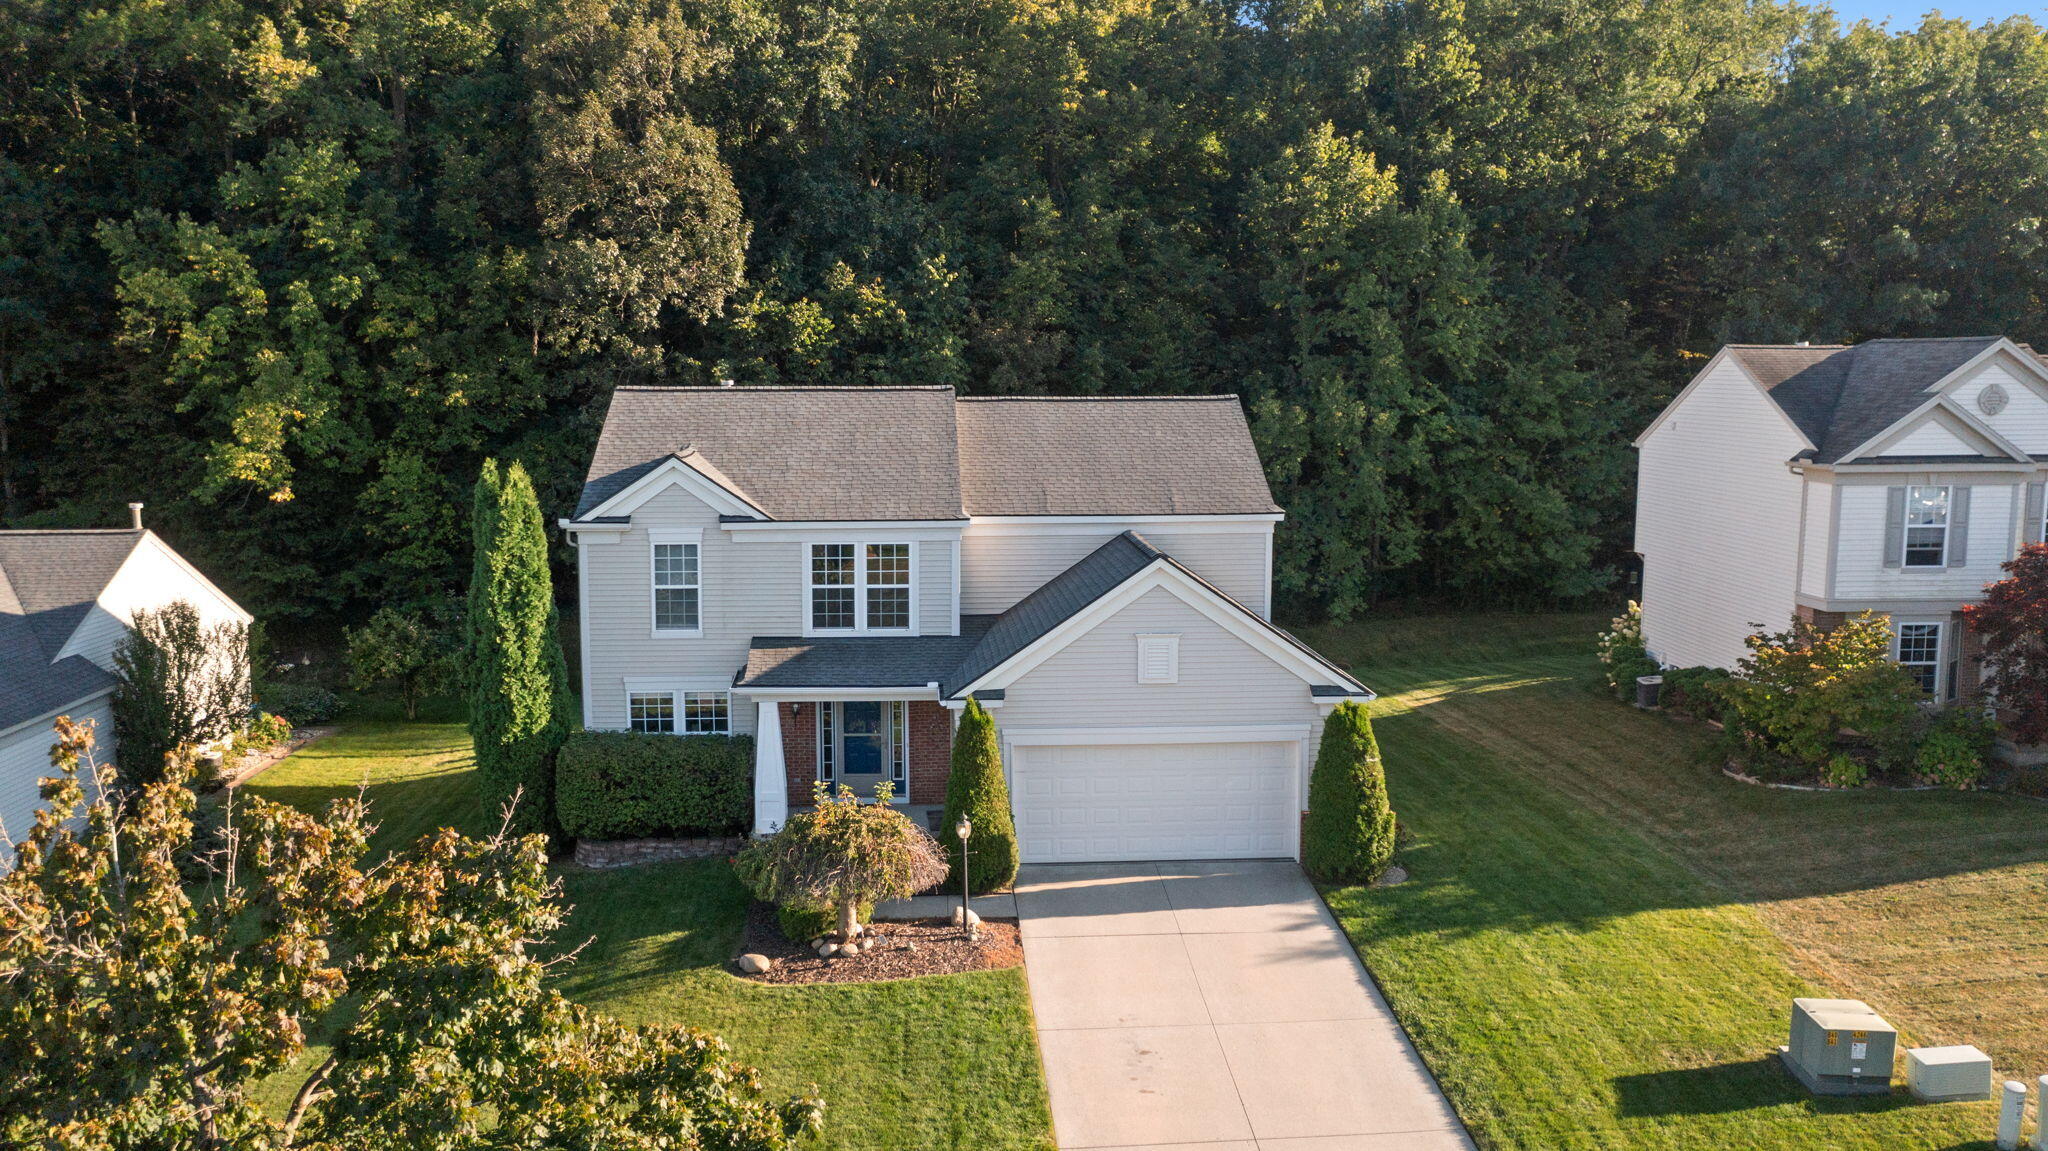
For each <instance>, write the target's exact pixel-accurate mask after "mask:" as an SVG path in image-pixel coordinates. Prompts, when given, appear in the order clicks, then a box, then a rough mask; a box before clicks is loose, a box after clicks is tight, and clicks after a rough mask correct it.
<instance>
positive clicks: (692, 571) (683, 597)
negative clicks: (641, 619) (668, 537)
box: [654, 543, 703, 632]
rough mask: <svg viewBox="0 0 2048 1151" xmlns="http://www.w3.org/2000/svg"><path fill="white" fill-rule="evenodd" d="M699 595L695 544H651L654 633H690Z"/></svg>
mask: <svg viewBox="0 0 2048 1151" xmlns="http://www.w3.org/2000/svg"><path fill="white" fill-rule="evenodd" d="M702 594H703V587H702V584H701V583H700V578H699V571H698V554H697V545H696V544H661V543H658V544H655V545H654V630H656V631H670V632H694V631H696V630H698V628H699V627H701V626H702V624H701V615H700V609H701V607H702V604H701V603H700V602H699V601H700V597H701V596H702Z"/></svg>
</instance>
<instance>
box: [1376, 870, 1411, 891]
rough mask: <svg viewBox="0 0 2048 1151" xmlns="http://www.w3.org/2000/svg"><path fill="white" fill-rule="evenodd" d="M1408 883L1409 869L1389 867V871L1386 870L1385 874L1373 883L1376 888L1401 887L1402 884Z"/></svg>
mask: <svg viewBox="0 0 2048 1151" xmlns="http://www.w3.org/2000/svg"><path fill="white" fill-rule="evenodd" d="M1406 882H1408V869H1407V868H1405V867H1389V868H1387V870H1386V871H1385V872H1383V873H1382V874H1381V875H1380V877H1379V879H1377V880H1375V881H1374V882H1373V886H1374V887H1399V886H1400V885H1401V884H1404V883H1406Z"/></svg>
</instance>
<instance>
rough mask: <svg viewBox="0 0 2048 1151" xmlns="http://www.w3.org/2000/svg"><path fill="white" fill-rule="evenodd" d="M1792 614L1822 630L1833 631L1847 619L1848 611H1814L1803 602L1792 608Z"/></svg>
mask: <svg viewBox="0 0 2048 1151" xmlns="http://www.w3.org/2000/svg"><path fill="white" fill-rule="evenodd" d="M1792 614H1793V615H1795V616H1797V617H1798V618H1800V619H1802V620H1804V621H1806V622H1807V623H1810V624H1812V625H1813V626H1815V627H1817V628H1819V629H1820V630H1822V631H1833V630H1835V629H1836V628H1838V627H1841V626H1842V624H1844V623H1845V622H1847V621H1848V619H1849V613H1848V612H1845V611H1816V610H1815V609H1813V608H1810V607H1807V606H1806V605H1805V604H1800V605H1799V606H1798V607H1795V608H1793V609H1792Z"/></svg>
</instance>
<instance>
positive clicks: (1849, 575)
mask: <svg viewBox="0 0 2048 1151" xmlns="http://www.w3.org/2000/svg"><path fill="white" fill-rule="evenodd" d="M1943 478H1960V477H1929V476H1927V475H1926V474H1925V473H1919V474H1915V475H1911V476H1907V475H1901V476H1899V477H1897V478H1894V479H1892V480H1890V481H1889V483H1858V484H1844V485H1842V517H1841V538H1840V540H1839V541H1838V543H1837V549H1838V550H1837V552H1836V555H1835V588H1834V595H1833V596H1832V597H1831V598H1833V599H1835V600H1837V601H1841V600H1852V601H1853V600H1912V599H1947V600H1956V601H1965V600H1974V599H1976V598H1977V596H1978V593H1980V592H1982V591H1983V590H1984V585H1985V584H1987V583H1990V582H1992V581H1993V580H1996V579H1999V578H2001V577H2002V576H2003V574H2004V573H2003V572H2001V571H1999V570H1998V565H2000V564H2002V563H2004V562H2005V561H2006V560H2009V559H2011V558H2012V541H2013V532H2014V525H2015V523H2016V521H2015V519H2014V516H2015V515H2016V513H2017V508H2016V506H2015V504H2014V496H2015V494H2016V493H2015V489H2014V487H2013V485H2012V484H2010V483H1998V484H1983V483H1979V484H1972V485H1970V520H1969V532H1970V541H1969V552H1968V557H1967V558H1968V562H1967V563H1966V564H1965V565H1964V566H1962V567H1942V568H1932V569H1907V568H1887V567H1885V566H1884V561H1885V555H1884V543H1885V539H1884V537H1885V515H1886V508H1885V489H1886V488H1887V487H1888V486H1891V485H1894V484H1896V485H1900V486H1910V485H1912V484H1924V483H1928V482H1930V481H1932V482H1940V480H1941V479H1943ZM1955 486H1960V485H1955ZM1951 546H1953V545H1951Z"/></svg>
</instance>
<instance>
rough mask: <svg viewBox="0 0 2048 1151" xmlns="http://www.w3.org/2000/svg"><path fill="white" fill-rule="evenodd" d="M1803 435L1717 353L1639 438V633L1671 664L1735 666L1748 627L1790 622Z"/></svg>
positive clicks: (1739, 370) (1802, 494)
mask: <svg viewBox="0 0 2048 1151" xmlns="http://www.w3.org/2000/svg"><path fill="white" fill-rule="evenodd" d="M1803 448H1804V441H1803V438H1802V437H1801V436H1800V435H1799V434H1798V433H1797V432H1795V431H1794V430H1793V429H1792V427H1791V425H1790V424H1789V423H1787V422H1786V420H1785V418H1784V416H1783V415H1781V414H1780V413H1779V412H1778V410H1777V407H1776V405H1774V404H1772V403H1771V401H1770V400H1769V399H1767V398H1766V397H1765V396H1764V394H1763V393H1762V392H1761V391H1760V390H1758V388H1757V387H1756V385H1755V384H1753V383H1751V382H1750V380H1749V378H1748V377H1747V376H1746V375H1745V374H1744V373H1743V372H1742V370H1741V369H1740V368H1739V367H1737V366H1736V364H1735V362H1734V361H1733V360H1732V359H1730V358H1729V357H1728V356H1726V355H1725V354H1724V355H1723V356H1721V357H1719V358H1718V359H1717V360H1716V362H1715V363H1713V364H1712V365H1710V366H1709V367H1708V368H1707V369H1706V372H1705V373H1704V374H1703V375H1702V376H1701V378H1700V379H1699V380H1698V382H1697V384H1696V385H1695V386H1694V387H1693V388H1692V389H1691V391H1690V392H1689V393H1687V394H1686V395H1685V396H1684V397H1683V398H1682V399H1681V400H1679V401H1678V402H1677V404H1676V406H1675V407H1674V408H1673V409H1672V410H1670V411H1669V412H1668V413H1667V416H1666V418H1665V419H1664V421H1663V423H1662V424H1660V425H1658V426H1657V428H1656V429H1655V430H1654V431H1652V432H1651V433H1650V434H1649V435H1648V436H1647V437H1646V438H1645V439H1644V440H1643V442H1642V444H1641V445H1640V447H1639V449H1638V450H1639V451H1640V453H1641V454H1640V458H1639V460H1638V468H1637V485H1636V550H1637V551H1638V552H1640V553H1642V557H1643V592H1642V597H1643V598H1642V605H1643V642H1644V644H1645V646H1647V647H1648V648H1649V649H1650V654H1651V655H1653V656H1655V657H1656V658H1658V659H1660V660H1662V661H1663V662H1664V663H1665V664H1667V665H1670V666H1674V667H1691V666H1696V665H1702V664H1704V665H1711V666H1716V667H1732V666H1733V665H1734V663H1735V661H1736V660H1737V659H1739V658H1741V656H1742V655H1743V646H1742V640H1743V637H1744V636H1747V635H1748V634H1749V633H1750V624H1752V623H1754V622H1761V623H1763V624H1765V625H1766V626H1770V627H1782V626H1784V625H1785V624H1786V623H1787V622H1789V621H1790V619H1791V617H1792V606H1793V582H1794V578H1795V576H1794V573H1795V572H1796V571H1797V570H1798V558H1799V557H1798V549H1799V512H1800V507H1801V504H1802V501H1803V500H1804V499H1805V492H1804V490H1803V485H1804V480H1803V479H1802V477H1800V476H1799V475H1797V474H1795V473H1793V472H1792V471H1791V469H1790V468H1788V467H1787V466H1786V461H1788V460H1790V459H1791V458H1792V457H1793V456H1794V455H1795V454H1797V453H1798V452H1800V451H1801V450H1802V449H1803Z"/></svg>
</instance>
